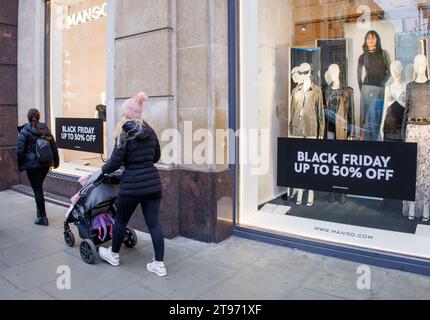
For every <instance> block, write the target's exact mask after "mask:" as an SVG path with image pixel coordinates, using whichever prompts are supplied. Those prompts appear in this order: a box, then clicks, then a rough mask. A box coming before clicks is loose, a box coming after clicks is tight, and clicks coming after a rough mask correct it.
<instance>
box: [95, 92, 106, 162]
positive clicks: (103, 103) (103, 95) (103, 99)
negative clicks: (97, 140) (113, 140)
mask: <svg viewBox="0 0 430 320" xmlns="http://www.w3.org/2000/svg"><path fill="white" fill-rule="evenodd" d="M106 102H107V97H106V92H105V91H103V92H102V93H101V94H100V105H101V106H104V110H106ZM100 105H98V106H97V107H99V106H100ZM94 117H95V118H100V111H98V110H97V109H96V111H95V113H94ZM103 118H106V112H104V117H103ZM103 120H105V119H103ZM103 132H104V134H103V148H104V150H105V152H104V154H103V155H102V159H106V158H107V137H106V132H107V124H106V121H103ZM103 161H104V160H103Z"/></svg>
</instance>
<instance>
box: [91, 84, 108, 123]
mask: <svg viewBox="0 0 430 320" xmlns="http://www.w3.org/2000/svg"><path fill="white" fill-rule="evenodd" d="M106 101H107V98H106V92H105V91H103V92H102V93H101V94H100V105H102V106H106ZM94 117H95V118H98V117H99V111H97V110H96V111H95V113H94Z"/></svg>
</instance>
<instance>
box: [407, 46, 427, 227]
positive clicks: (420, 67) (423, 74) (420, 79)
mask: <svg viewBox="0 0 430 320" xmlns="http://www.w3.org/2000/svg"><path fill="white" fill-rule="evenodd" d="M414 70H415V73H416V74H417V78H416V80H415V82H416V83H426V82H427V81H428V80H429V79H428V77H427V57H426V56H425V55H422V54H420V55H418V56H416V57H415V62H414ZM418 170H419V169H418ZM415 209H416V208H415V202H409V220H414V219H415ZM429 217H430V208H429V206H428V205H425V206H424V212H423V221H424V222H427V221H429V220H430V219H429Z"/></svg>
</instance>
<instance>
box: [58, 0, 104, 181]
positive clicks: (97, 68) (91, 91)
mask: <svg viewBox="0 0 430 320" xmlns="http://www.w3.org/2000/svg"><path fill="white" fill-rule="evenodd" d="M94 7H103V8H104V11H106V14H108V9H107V7H106V1H105V0H61V1H60V0H53V1H50V9H51V10H50V11H51V21H50V43H51V48H50V90H51V101H50V102H51V125H52V127H53V128H55V123H56V119H61V118H65V119H77V120H74V123H76V124H77V125H79V119H92V120H94V119H101V120H102V121H103V137H102V138H103V149H104V154H96V153H90V152H83V151H79V150H78V149H73V150H72V149H62V150H60V157H61V166H60V167H59V168H58V169H57V172H59V173H65V174H70V175H74V176H81V175H85V174H87V173H88V172H92V171H95V170H97V169H98V168H100V167H101V166H102V165H103V163H104V162H103V161H104V160H103V159H106V157H107V136H108V132H107V131H108V128H107V121H106V120H107V112H106V110H107V107H106V105H107V101H106V100H107V99H106V87H107V85H106V83H107V76H106V70H107V68H106V61H107V59H106V56H107V35H106V33H107V16H106V15H105V14H103V15H100V17H98V18H97V19H91V20H88V21H85V22H83V23H77V24H70V23H66V22H67V21H71V20H73V19H72V18H73V17H80V16H81V15H83V14H84V13H86V12H89V10H92V9H91V8H94ZM57 140H58V138H57ZM72 142H73V141H72Z"/></svg>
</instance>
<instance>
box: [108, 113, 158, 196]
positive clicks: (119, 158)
mask: <svg viewBox="0 0 430 320" xmlns="http://www.w3.org/2000/svg"><path fill="white" fill-rule="evenodd" d="M123 130H124V132H123V134H122V136H121V137H120V139H119V141H117V143H116V147H115V150H114V151H113V152H112V156H111V158H110V159H109V160H108V162H107V163H106V164H105V165H104V166H103V167H102V171H103V173H105V174H106V173H107V174H109V173H113V172H115V171H116V170H118V169H120V168H121V166H124V172H123V175H122V178H121V186H120V193H119V194H120V195H121V196H126V197H143V196H145V195H149V194H153V193H158V192H161V191H162V186H161V179H160V174H159V172H158V169H157V168H156V167H155V166H154V164H155V163H157V162H158V161H159V160H160V143H159V141H158V138H157V135H156V134H155V132H154V130H153V129H152V128H151V127H150V126H149V125H148V124H146V123H144V124H138V123H136V122H134V121H129V122H127V123H125V124H124V126H123Z"/></svg>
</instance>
